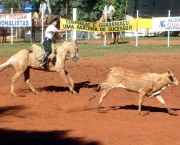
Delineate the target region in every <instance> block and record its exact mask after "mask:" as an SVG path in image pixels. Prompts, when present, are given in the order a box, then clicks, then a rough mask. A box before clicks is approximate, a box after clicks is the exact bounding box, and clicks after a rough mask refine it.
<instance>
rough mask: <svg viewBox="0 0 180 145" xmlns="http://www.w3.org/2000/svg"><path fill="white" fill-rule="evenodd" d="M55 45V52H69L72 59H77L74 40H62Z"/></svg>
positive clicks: (60, 53)
mask: <svg viewBox="0 0 180 145" xmlns="http://www.w3.org/2000/svg"><path fill="white" fill-rule="evenodd" d="M56 47H57V54H59V55H60V56H66V55H67V54H68V53H69V54H70V55H71V59H72V60H73V61H78V44H77V42H76V41H72V42H64V43H61V44H60V45H57V46H56Z"/></svg>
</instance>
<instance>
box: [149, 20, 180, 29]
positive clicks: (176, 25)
mask: <svg viewBox="0 0 180 145" xmlns="http://www.w3.org/2000/svg"><path fill="white" fill-rule="evenodd" d="M152 29H153V30H156V31H180V17H160V18H153V27H152Z"/></svg>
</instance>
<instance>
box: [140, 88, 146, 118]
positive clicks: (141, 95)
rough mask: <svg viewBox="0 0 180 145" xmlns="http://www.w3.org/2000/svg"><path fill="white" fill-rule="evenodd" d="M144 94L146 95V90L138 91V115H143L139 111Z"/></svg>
mask: <svg viewBox="0 0 180 145" xmlns="http://www.w3.org/2000/svg"><path fill="white" fill-rule="evenodd" d="M145 95H146V92H140V93H139V107H138V112H139V115H143V114H142V112H141V106H142V103H143V101H144V96H145Z"/></svg>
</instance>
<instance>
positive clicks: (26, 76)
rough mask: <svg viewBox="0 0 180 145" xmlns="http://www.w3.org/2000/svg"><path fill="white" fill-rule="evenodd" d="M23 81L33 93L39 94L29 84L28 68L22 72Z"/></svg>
mask: <svg viewBox="0 0 180 145" xmlns="http://www.w3.org/2000/svg"><path fill="white" fill-rule="evenodd" d="M24 79H25V82H26V84H27V85H28V86H29V88H30V89H31V90H32V92H33V93H35V94H38V93H39V92H38V91H36V90H35V89H34V87H33V86H32V84H31V83H30V80H29V79H30V68H29V67H28V68H27V69H26V70H25V72H24Z"/></svg>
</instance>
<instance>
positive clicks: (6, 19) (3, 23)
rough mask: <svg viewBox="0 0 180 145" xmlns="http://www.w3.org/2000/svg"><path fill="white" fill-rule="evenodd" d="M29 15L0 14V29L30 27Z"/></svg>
mask: <svg viewBox="0 0 180 145" xmlns="http://www.w3.org/2000/svg"><path fill="white" fill-rule="evenodd" d="M31 25H32V19H31V13H18V14H0V27H31Z"/></svg>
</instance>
